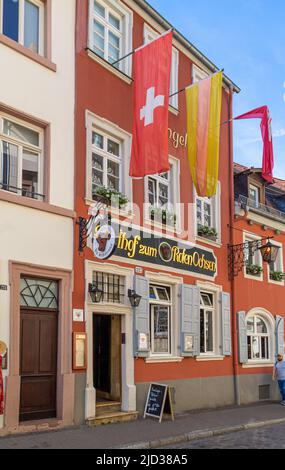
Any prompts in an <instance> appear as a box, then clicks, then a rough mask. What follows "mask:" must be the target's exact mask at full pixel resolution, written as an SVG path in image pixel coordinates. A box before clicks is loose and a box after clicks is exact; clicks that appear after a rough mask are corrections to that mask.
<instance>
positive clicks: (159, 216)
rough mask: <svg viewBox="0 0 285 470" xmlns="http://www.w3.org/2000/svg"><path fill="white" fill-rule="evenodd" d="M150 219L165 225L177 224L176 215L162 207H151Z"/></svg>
mask: <svg viewBox="0 0 285 470" xmlns="http://www.w3.org/2000/svg"><path fill="white" fill-rule="evenodd" d="M150 218H151V220H155V221H156V222H159V223H161V224H163V225H172V226H174V225H175V224H176V215H175V214H174V213H173V212H170V211H168V210H167V209H163V208H162V207H154V206H153V207H151V209H150Z"/></svg>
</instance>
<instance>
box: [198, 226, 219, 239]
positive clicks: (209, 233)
mask: <svg viewBox="0 0 285 470" xmlns="http://www.w3.org/2000/svg"><path fill="white" fill-rule="evenodd" d="M198 235H199V237H203V238H208V239H209V240H213V241H216V240H217V238H218V232H217V230H216V229H215V228H213V227H208V226H207V225H204V226H203V225H199V226H198Z"/></svg>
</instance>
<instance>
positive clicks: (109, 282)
mask: <svg viewBox="0 0 285 470" xmlns="http://www.w3.org/2000/svg"><path fill="white" fill-rule="evenodd" d="M93 282H94V283H95V284H96V285H97V287H98V289H100V290H102V291H103V295H102V302H111V303H118V304H123V303H124V300H125V278H124V276H119V275H117V274H109V273H102V272H97V271H96V272H94V273H93Z"/></svg>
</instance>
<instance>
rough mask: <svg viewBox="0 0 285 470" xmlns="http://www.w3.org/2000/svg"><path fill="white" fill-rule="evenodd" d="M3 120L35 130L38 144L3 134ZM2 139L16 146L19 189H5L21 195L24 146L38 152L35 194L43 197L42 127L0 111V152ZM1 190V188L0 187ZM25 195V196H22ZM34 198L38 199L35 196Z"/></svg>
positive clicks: (0, 163)
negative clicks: (36, 188)
mask: <svg viewBox="0 0 285 470" xmlns="http://www.w3.org/2000/svg"><path fill="white" fill-rule="evenodd" d="M4 120H8V121H11V122H14V123H15V124H18V125H20V126H23V127H25V128H26V129H30V130H32V131H34V132H37V133H38V135H39V146H38V147H37V146H35V145H33V144H30V143H26V142H25V141H21V140H20V139H16V138H15V137H10V136H7V135H6V134H4V132H3V126H4ZM2 141H5V142H7V143H9V144H12V145H15V146H17V147H18V175H17V180H18V188H19V190H18V191H17V192H16V191H15V192H14V191H9V190H5V191H7V192H10V193H11V194H15V195H19V196H22V189H23V187H22V180H23V150H24V148H25V149H27V150H30V151H31V152H33V153H36V154H38V191H37V194H40V195H43V196H44V199H45V197H46V195H45V194H43V187H44V161H43V160H44V131H43V129H41V128H39V127H37V126H33V125H32V124H30V123H27V122H26V121H24V120H21V119H18V118H14V117H13V116H10V115H9V114H6V113H0V146H1V153H2V151H3V147H2ZM0 175H2V158H0ZM0 189H1V187H0ZM1 190H2V189H1ZM22 197H25V196H22ZM36 200H39V199H38V198H36Z"/></svg>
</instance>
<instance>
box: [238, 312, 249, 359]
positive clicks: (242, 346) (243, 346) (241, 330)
mask: <svg viewBox="0 0 285 470" xmlns="http://www.w3.org/2000/svg"><path fill="white" fill-rule="evenodd" d="M237 322H238V345H239V362H240V363H241V364H246V363H247V362H248V350H247V327H246V319H245V312H238V314H237Z"/></svg>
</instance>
